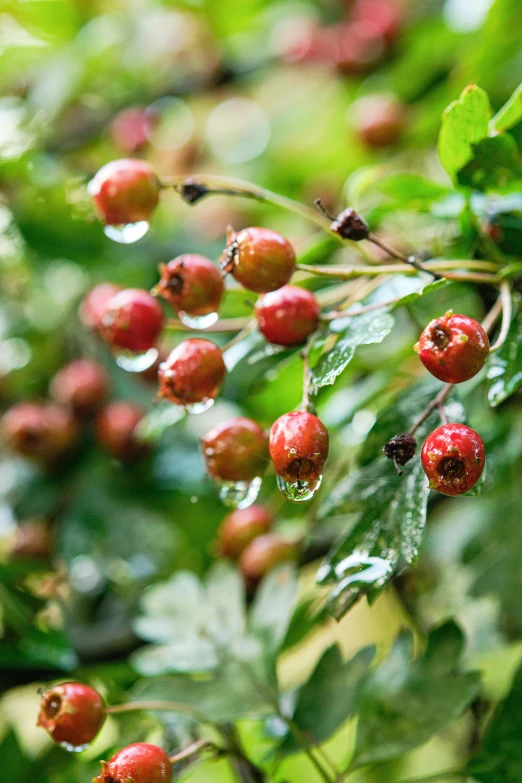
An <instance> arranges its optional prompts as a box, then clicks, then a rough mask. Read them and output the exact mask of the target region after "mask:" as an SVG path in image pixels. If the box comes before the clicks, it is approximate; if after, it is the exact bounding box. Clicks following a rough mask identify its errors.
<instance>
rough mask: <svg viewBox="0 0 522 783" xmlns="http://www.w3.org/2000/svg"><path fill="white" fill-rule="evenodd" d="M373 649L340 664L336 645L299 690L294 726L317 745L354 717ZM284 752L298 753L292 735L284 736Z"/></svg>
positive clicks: (340, 660)
mask: <svg viewBox="0 0 522 783" xmlns="http://www.w3.org/2000/svg"><path fill="white" fill-rule="evenodd" d="M374 654H375V650H374V648H373V647H366V648H364V649H363V650H360V651H359V652H358V653H357V655H355V656H354V657H353V658H352V659H351V660H349V661H343V657H342V653H341V650H340V649H339V647H338V646H337V645H333V646H332V647H329V648H328V650H326V652H325V653H324V654H323V656H322V657H321V659H320V660H319V662H318V663H317V666H316V667H315V669H314V671H313V672H312V674H311V676H310V679H309V680H308V682H306V683H305V684H304V685H303V686H302V688H301V689H300V690H299V695H298V697H297V702H296V706H295V710H294V714H293V721H294V723H295V724H296V726H297V727H298V728H299V729H300V730H301V731H302V732H304V733H305V734H306V736H308V737H313V738H314V740H315V741H316V742H317V743H321V742H325V741H326V740H327V739H329V738H330V737H331V736H332V735H333V734H334V733H335V732H336V731H337V729H339V728H340V727H341V726H342V724H343V723H344V722H345V721H346V720H348V718H350V717H351V716H352V715H354V714H355V711H356V709H357V701H358V698H359V694H360V692H361V690H362V688H363V684H364V678H365V677H366V675H367V672H368V667H369V665H370V663H371V662H372V659H373V657H374ZM280 749H281V750H282V751H283V752H284V753H297V752H298V751H299V750H300V747H299V745H297V744H296V743H295V740H294V739H293V737H291V736H287V737H285V739H284V740H283V742H282V744H281V748H280Z"/></svg>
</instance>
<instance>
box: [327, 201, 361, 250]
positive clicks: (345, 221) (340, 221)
mask: <svg viewBox="0 0 522 783" xmlns="http://www.w3.org/2000/svg"><path fill="white" fill-rule="evenodd" d="M315 203H316V204H317V206H318V207H319V209H320V210H321V212H322V213H323V215H326V217H327V218H328V219H329V220H331V221H332V225H331V226H330V228H331V230H332V231H333V232H334V234H338V236H340V237H342V238H343V239H351V240H352V241H353V242H360V241H361V239H368V237H369V236H370V228H369V226H368V223H367V222H366V220H364V218H362V217H361V216H360V215H359V214H358V213H357V212H356V211H355V209H352V208H351V207H348V209H344V210H343V211H342V212H340V213H339V214H338V215H337V217H333V215H330V214H329V213H328V212H327V211H326V210H325V209H324V207H323V205H322V204H321V201H320V199H316V200H315Z"/></svg>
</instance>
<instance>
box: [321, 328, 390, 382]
mask: <svg viewBox="0 0 522 783" xmlns="http://www.w3.org/2000/svg"><path fill="white" fill-rule="evenodd" d="M394 323H395V320H394V318H393V316H392V315H390V314H389V313H379V314H375V313H363V314H362V315H354V316H350V317H346V318H338V319H335V320H334V321H332V322H331V324H330V331H331V332H332V333H334V334H338V335H339V337H338V339H337V342H336V343H335V345H334V346H333V348H331V349H330V350H329V351H328V352H327V353H325V354H323V356H321V358H320V359H319V361H318V362H317V364H316V365H315V367H314V368H313V369H312V379H311V380H312V387H313V388H315V389H316V390H317V389H320V388H322V387H323V386H331V385H332V384H333V383H335V381H336V379H337V378H338V377H339V375H340V374H341V373H342V372H343V370H345V369H346V367H347V366H348V364H349V363H350V362H351V360H352V359H353V357H354V354H355V349H356V348H357V346H359V345H371V344H373V343H380V342H382V341H383V340H384V338H385V337H386V336H387V335H388V334H389V333H390V332H391V330H392V328H393V325H394Z"/></svg>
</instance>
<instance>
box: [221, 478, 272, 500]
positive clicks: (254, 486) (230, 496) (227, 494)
mask: <svg viewBox="0 0 522 783" xmlns="http://www.w3.org/2000/svg"><path fill="white" fill-rule="evenodd" d="M261 481H262V479H261V476H256V477H255V478H254V479H252V481H216V483H217V485H218V487H219V499H220V500H221V502H222V503H223V504H224V505H225V506H228V507H229V508H248V507H249V506H251V505H252V503H254V501H255V500H256V499H257V496H258V495H259V490H260V489H261Z"/></svg>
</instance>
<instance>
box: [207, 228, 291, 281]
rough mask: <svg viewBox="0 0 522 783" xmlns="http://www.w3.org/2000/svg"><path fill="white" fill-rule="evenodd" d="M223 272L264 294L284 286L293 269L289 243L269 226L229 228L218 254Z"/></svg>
mask: <svg viewBox="0 0 522 783" xmlns="http://www.w3.org/2000/svg"><path fill="white" fill-rule="evenodd" d="M220 264H221V268H222V270H223V272H225V273H226V272H230V273H231V274H232V276H233V277H235V279H236V280H237V281H238V283H241V285H242V286H244V287H245V288H248V289H249V290H250V291H255V292H256V293H258V294H266V293H268V292H269V291H275V290H276V289H277V288H281V286H283V285H286V283H288V282H289V280H290V278H291V277H292V275H293V273H294V271H295V265H296V259H295V253H294V249H293V247H292V245H291V244H290V242H289V241H288V239H285V237H284V236H282V235H281V234H278V233H277V232H276V231H272V230H271V229H269V228H245V229H243V230H242V231H239V232H237V233H236V232H234V231H229V234H228V237H227V247H226V249H225V251H224V253H223V255H222V256H221V259H220Z"/></svg>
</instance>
